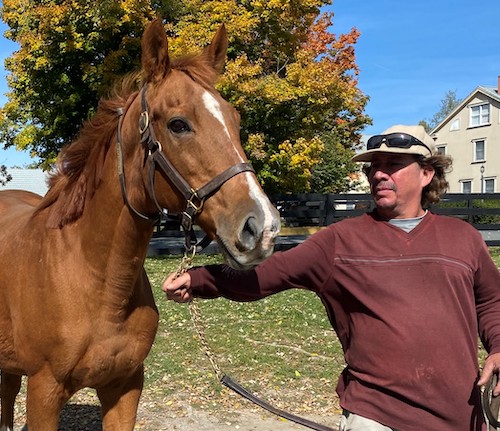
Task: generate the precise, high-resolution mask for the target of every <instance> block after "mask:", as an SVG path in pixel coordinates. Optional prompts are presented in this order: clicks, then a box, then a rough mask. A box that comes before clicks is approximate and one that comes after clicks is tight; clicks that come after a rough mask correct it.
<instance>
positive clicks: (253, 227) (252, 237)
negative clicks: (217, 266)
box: [238, 217, 262, 251]
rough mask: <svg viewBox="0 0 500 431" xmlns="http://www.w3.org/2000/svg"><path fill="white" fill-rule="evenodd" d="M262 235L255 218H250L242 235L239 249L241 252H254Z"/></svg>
mask: <svg viewBox="0 0 500 431" xmlns="http://www.w3.org/2000/svg"><path fill="white" fill-rule="evenodd" d="M261 235H262V232H260V230H259V227H258V223H257V220H256V218H255V217H248V219H247V220H246V222H245V225H244V226H243V229H242V231H241V233H240V237H239V241H238V249H239V250H240V251H247V250H253V249H254V248H255V247H256V245H257V242H258V240H259V238H260V236H261Z"/></svg>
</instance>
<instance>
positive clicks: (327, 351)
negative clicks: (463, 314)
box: [145, 247, 500, 415]
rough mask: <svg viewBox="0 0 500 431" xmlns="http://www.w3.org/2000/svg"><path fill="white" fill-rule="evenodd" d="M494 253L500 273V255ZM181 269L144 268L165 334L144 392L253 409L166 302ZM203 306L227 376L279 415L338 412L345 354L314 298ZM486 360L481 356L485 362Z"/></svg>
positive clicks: (163, 261)
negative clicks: (222, 378) (224, 382)
mask: <svg viewBox="0 0 500 431" xmlns="http://www.w3.org/2000/svg"><path fill="white" fill-rule="evenodd" d="M490 250H491V254H492V256H493V259H494V260H495V262H496V264H497V266H499V267H500V247H492V248H490ZM218 261H220V257H219V256H206V255H200V256H197V257H196V260H195V263H196V264H197V265H205V264H209V263H215V262H218ZM179 262H180V257H179V256H168V257H161V258H148V259H147V260H146V270H147V272H148V275H149V277H150V280H151V284H152V286H153V291H154V294H155V296H156V303H157V305H158V307H159V309H160V328H159V331H158V335H157V337H156V341H155V343H154V346H153V349H152V352H151V354H150V355H149V357H148V358H147V360H146V384H145V388H146V391H147V392H148V393H150V395H151V391H152V393H153V394H154V395H156V398H157V402H158V407H159V408H161V407H162V406H163V407H164V406H165V403H166V404H168V405H169V406H170V408H173V409H174V410H175V409H176V410H178V411H179V412H181V411H182V410H183V409H185V408H186V406H187V405H191V406H192V407H194V408H200V409H206V410H220V409H221V407H223V406H225V407H227V408H229V409H232V410H234V409H237V408H238V407H239V406H240V403H244V404H245V406H246V407H248V406H249V405H250V406H251V404H249V403H247V402H245V401H242V399H239V398H238V397H237V396H236V395H232V394H231V393H230V391H229V390H228V389H226V388H223V387H222V386H221V385H220V384H219V383H218V382H217V381H216V379H215V378H214V374H213V372H212V368H211V366H210V362H209V361H208V359H207V358H206V357H205V355H204V353H203V350H202V348H201V346H200V342H199V340H198V336H197V333H196V332H195V330H194V329H193V325H192V323H191V319H190V315H189V309H188V306H187V305H185V304H177V303H174V302H172V301H168V302H167V301H166V300H165V298H164V295H163V292H162V291H161V284H162V281H163V279H164V278H165V277H166V276H167V274H169V273H170V272H172V271H174V270H175V269H176V268H177V266H178V264H179ZM198 303H199V306H200V308H201V311H202V316H203V319H204V321H205V325H206V328H205V331H206V336H207V339H208V342H209V343H210V345H211V347H212V350H213V351H214V353H215V355H216V357H217V358H218V362H219V365H220V367H221V369H222V370H223V371H224V372H225V373H227V374H228V375H229V376H231V377H233V378H234V379H235V380H237V381H239V382H240V383H241V384H243V385H244V386H246V387H248V388H249V389H250V390H252V391H254V392H256V393H257V394H258V395H260V396H262V397H263V398H264V399H266V400H267V401H269V402H271V403H272V404H274V405H275V406H277V407H280V408H285V409H288V410H290V411H293V412H296V413H312V412H314V413H317V414H322V415H332V414H336V413H337V412H338V404H337V398H336V394H335V385H336V381H337V378H338V375H339V373H340V372H341V370H342V369H343V367H344V361H343V354H342V349H341V347H340V344H339V342H338V340H337V337H336V335H335V333H334V332H333V330H332V328H331V325H330V323H329V322H328V319H327V317H326V313H325V311H324V308H323V305H322V304H321V302H320V300H319V299H318V298H317V297H316V295H314V294H312V293H310V292H304V291H298V290H291V291H286V292H283V293H280V294H277V295H273V296H271V297H269V298H266V299H264V300H261V301H256V302H252V303H236V302H231V301H228V300H225V299H215V300H209V301H198ZM485 355H486V352H485V351H484V350H481V351H480V353H479V357H480V359H481V360H483V359H484V357H485ZM153 398H154V397H153ZM148 399H149V400H151V399H152V397H148Z"/></svg>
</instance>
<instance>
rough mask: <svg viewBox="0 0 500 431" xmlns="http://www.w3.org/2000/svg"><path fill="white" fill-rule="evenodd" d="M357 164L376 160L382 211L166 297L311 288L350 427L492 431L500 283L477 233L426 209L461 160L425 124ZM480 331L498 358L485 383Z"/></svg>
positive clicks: (215, 270) (393, 134)
mask: <svg viewBox="0 0 500 431" xmlns="http://www.w3.org/2000/svg"><path fill="white" fill-rule="evenodd" d="M353 160H354V161H357V162H366V163H367V165H366V166H365V173H366V174H367V176H368V180H369V183H370V189H371V194H372V196H373V199H374V201H375V204H376V210H375V211H373V212H372V213H368V214H365V215H363V216H360V217H357V218H353V219H346V220H343V221H341V222H338V223H335V224H332V225H330V226H328V227H327V228H326V229H323V230H321V231H319V232H318V233H316V234H314V235H312V236H311V237H309V238H308V239H307V240H306V241H305V242H303V243H302V244H300V245H299V246H297V247H295V248H293V249H291V250H288V251H286V252H277V253H275V254H273V255H272V256H271V257H270V258H269V259H267V260H266V261H265V262H263V263H261V264H260V265H258V266H257V267H255V268H254V269H253V270H250V271H245V272H237V271H233V270H231V269H230V268H228V267H226V266H224V265H214V266H207V267H203V268H196V269H193V270H191V271H189V272H188V273H186V274H184V275H182V276H180V277H179V278H178V279H175V280H174V277H173V276H170V277H169V278H168V279H167V280H166V281H165V283H164V286H163V290H164V291H165V292H166V293H167V298H169V299H173V300H176V301H178V302H185V301H189V300H190V299H191V297H192V296H197V297H202V298H214V297H218V296H224V297H226V298H229V299H233V300H238V301H252V300H257V299H260V298H263V297H265V296H268V295H271V294H274V293H277V292H280V291H283V290H285V289H290V288H294V287H295V288H300V289H309V290H312V291H314V292H316V294H317V295H318V296H319V297H320V298H321V300H322V302H323V304H324V305H325V308H326V311H327V313H328V317H329V319H330V321H331V323H332V326H333V328H334V329H335V331H336V333H337V335H338V337H339V340H340V342H341V343H342V347H343V349H344V355H345V360H346V363H347V367H346V368H345V370H344V371H343V373H342V375H341V376H340V378H339V382H338V385H337V393H338V395H339V397H340V404H341V406H342V407H343V409H344V414H343V417H342V423H341V428H340V429H341V430H344V431H347V430H350V431H361V430H377V431H379V430H380V431H382V430H384V431H388V430H399V431H422V430H426V431H429V430H434V431H471V430H473V431H475V430H482V429H485V425H484V423H483V422H484V420H483V415H482V412H481V403H480V391H479V385H482V384H484V383H486V381H487V380H488V378H489V377H490V376H491V375H492V373H493V372H495V373H497V372H498V371H499V369H500V274H499V271H498V269H497V268H496V266H495V264H494V262H493V261H492V259H491V257H490V255H489V252H488V249H487V247H486V245H485V243H484V241H483V240H482V238H481V236H480V234H479V233H478V232H477V231H476V230H475V229H474V228H473V227H471V226H470V225H468V224H467V223H465V222H463V221H461V220H458V219H454V218H450V217H444V216H438V215H435V214H432V213H431V212H429V211H428V210H427V209H426V208H427V207H428V206H429V204H431V203H435V202H438V201H439V197H440V196H441V194H442V193H444V191H445V190H446V188H447V186H448V183H447V181H446V178H445V173H446V170H447V169H448V168H449V166H450V164H451V161H450V160H449V158H447V157H446V156H443V155H439V154H437V153H436V151H435V146H434V142H433V140H432V138H431V137H430V136H429V135H428V134H427V133H426V132H425V130H424V129H423V127H421V126H394V127H391V128H390V129H388V130H386V131H385V132H384V133H383V134H382V135H377V136H373V137H372V138H370V139H369V141H368V144H367V151H365V152H363V153H361V154H358V155H356V156H355V157H354V158H353ZM478 334H479V335H480V337H481V339H482V342H483V344H484V346H485V347H486V349H487V350H488V352H489V354H490V356H489V357H488V358H487V360H486V363H485V366H484V370H483V373H482V377H481V378H480V379H479V380H478V378H479V366H478V360H477V348H478V346H477V340H478ZM494 392H495V394H497V393H500V385H499V386H497V387H496V388H495V391H494Z"/></svg>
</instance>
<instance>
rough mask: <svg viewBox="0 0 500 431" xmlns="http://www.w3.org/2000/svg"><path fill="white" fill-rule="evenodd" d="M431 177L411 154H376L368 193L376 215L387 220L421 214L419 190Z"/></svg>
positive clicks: (426, 169)
mask: <svg viewBox="0 0 500 431" xmlns="http://www.w3.org/2000/svg"><path fill="white" fill-rule="evenodd" d="M433 176H434V170H433V169H432V168H422V167H421V166H420V165H419V164H418V162H417V161H416V159H415V157H414V156H412V155H411V154H396V153H382V152H381V153H375V154H374V155H373V157H372V161H371V165H370V169H369V171H368V181H369V183H370V189H371V194H372V196H373V199H374V201H375V205H376V206H377V209H378V212H379V214H380V215H381V216H382V217H383V218H386V219H391V218H412V217H418V216H421V215H423V213H424V211H423V209H422V206H421V198H422V190H423V188H424V187H425V186H427V185H428V184H429V183H430V182H431V180H432V177H433Z"/></svg>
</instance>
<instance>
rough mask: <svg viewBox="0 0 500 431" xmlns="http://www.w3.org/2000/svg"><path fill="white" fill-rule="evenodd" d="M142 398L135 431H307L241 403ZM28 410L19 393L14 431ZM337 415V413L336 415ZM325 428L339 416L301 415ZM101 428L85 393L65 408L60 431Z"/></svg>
mask: <svg viewBox="0 0 500 431" xmlns="http://www.w3.org/2000/svg"><path fill="white" fill-rule="evenodd" d="M145 395H146V396H145V397H144V398H142V399H141V403H140V405H139V411H138V415H137V423H136V426H135V430H137V431H139V430H141V431H142V430H144V431H174V430H175V431H215V430H217V431H306V430H308V429H309V428H306V427H304V426H302V425H298V424H295V423H293V422H290V421H287V420H284V419H281V418H279V417H277V416H275V415H272V414H271V413H268V412H266V411H265V410H262V409H261V408H259V407H257V406H254V405H253V404H251V403H249V402H246V401H242V404H240V403H238V404H237V408H229V409H226V410H224V407H221V410H220V411H217V412H216V411H213V410H212V411H204V410H199V409H195V408H192V407H190V406H189V405H183V406H182V409H179V408H176V406H175V405H166V406H159V404H158V403H157V402H156V401H152V400H151V399H148V398H149V397H148V394H147V393H146V394H145ZM25 413H26V411H25V397H24V396H23V394H20V395H19V397H18V399H17V403H16V423H15V428H14V429H15V430H16V431H19V430H22V431H28V428H27V426H26V425H25V422H26V414H25ZM337 413H338V412H337ZM300 416H301V417H304V418H306V419H309V420H312V421H316V422H318V423H321V424H323V425H326V426H328V427H331V428H333V429H334V430H336V429H337V428H338V414H335V415H333V416H330V417H327V416H323V415H321V416H320V415H310V414H308V415H303V414H301V415H300ZM101 429H102V422H101V414H100V407H99V405H98V400H97V397H96V396H95V395H94V394H93V393H92V392H90V390H84V391H83V392H81V393H79V394H78V395H77V396H76V398H75V399H72V400H70V402H69V403H68V404H67V405H66V406H65V407H64V409H63V411H62V413H61V420H60V425H59V430H60V431H100V430H101Z"/></svg>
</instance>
